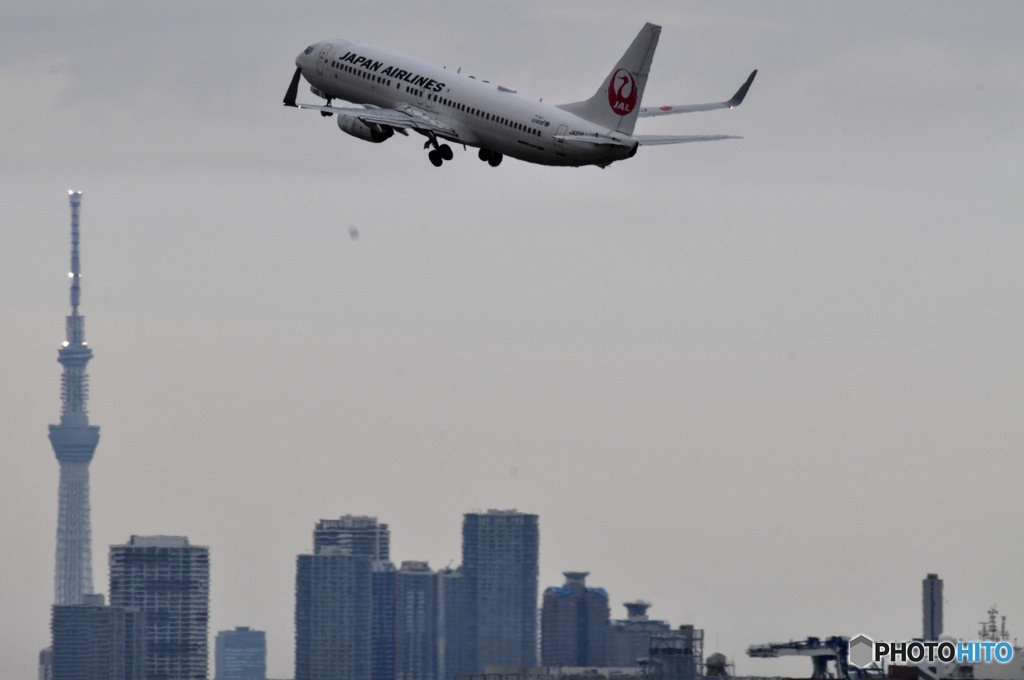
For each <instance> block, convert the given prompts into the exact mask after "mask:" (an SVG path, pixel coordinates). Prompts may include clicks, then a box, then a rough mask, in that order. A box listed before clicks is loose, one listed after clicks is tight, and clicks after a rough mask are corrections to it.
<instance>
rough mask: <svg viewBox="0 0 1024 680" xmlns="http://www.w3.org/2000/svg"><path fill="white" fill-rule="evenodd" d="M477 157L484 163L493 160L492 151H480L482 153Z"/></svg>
mask: <svg viewBox="0 0 1024 680" xmlns="http://www.w3.org/2000/svg"><path fill="white" fill-rule="evenodd" d="M477 157H478V158H479V159H480V160H482V161H483V162H484V163H486V162H487V161H489V160H491V150H490V149H480V153H478V154H477Z"/></svg>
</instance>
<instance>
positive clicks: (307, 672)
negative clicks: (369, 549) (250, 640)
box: [295, 547, 373, 680]
mask: <svg viewBox="0 0 1024 680" xmlns="http://www.w3.org/2000/svg"><path fill="white" fill-rule="evenodd" d="M371 568H372V567H371V560H370V559H368V558H367V557H365V556H363V555H352V554H348V553H344V552H341V549H340V548H337V547H326V548H324V549H323V550H321V551H320V552H318V553H316V554H315V555H299V557H298V564H297V568H296V577H295V680H366V679H367V678H369V677H371V661H372V650H371V647H370V645H371V638H372V635H371V627H372V624H373V616H372V614H371V611H372V592H371V591H372V589H371V579H372V571H371Z"/></svg>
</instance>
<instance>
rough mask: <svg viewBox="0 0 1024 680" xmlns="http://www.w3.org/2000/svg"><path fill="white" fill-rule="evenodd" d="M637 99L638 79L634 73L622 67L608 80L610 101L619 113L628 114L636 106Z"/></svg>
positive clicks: (613, 109) (613, 108) (621, 114)
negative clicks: (634, 76) (635, 78)
mask: <svg viewBox="0 0 1024 680" xmlns="http://www.w3.org/2000/svg"><path fill="white" fill-rule="evenodd" d="M636 100H637V89H636V80H634V78H633V74H632V73H630V72H629V71H627V70H626V69H624V68H620V69H619V70H617V71H616V72H615V73H613V74H612V78H611V80H610V81H609V82H608V103H609V104H610V105H611V107H612V111H614V112H615V113H617V114H618V115H620V116H628V115H629V114H630V113H632V111H633V109H635V108H636Z"/></svg>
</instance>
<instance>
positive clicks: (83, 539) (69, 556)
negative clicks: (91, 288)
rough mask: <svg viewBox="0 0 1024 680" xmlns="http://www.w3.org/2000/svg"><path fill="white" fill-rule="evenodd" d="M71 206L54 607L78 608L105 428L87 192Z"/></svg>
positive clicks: (57, 431) (87, 589) (88, 571)
mask: <svg viewBox="0 0 1024 680" xmlns="http://www.w3.org/2000/svg"><path fill="white" fill-rule="evenodd" d="M68 198H69V199H70V202H71V270H70V272H68V277H69V278H70V280H71V314H70V316H68V317H67V323H66V329H67V339H66V340H65V341H64V345H63V347H61V348H60V350H58V352H57V361H58V362H60V365H61V366H63V367H64V372H63V374H62V376H61V391H60V393H61V412H60V424H59V425H50V444H51V445H52V446H53V452H54V453H55V454H56V456H57V462H58V463H60V492H59V498H60V500H59V506H58V512H57V565H56V577H55V579H54V604H56V605H69V604H78V603H79V602H81V601H82V596H83V595H89V594H91V593H92V530H91V527H90V523H89V463H90V462H91V461H92V457H93V453H94V452H95V451H96V445H97V444H98V443H99V440H100V428H99V427H98V426H96V425H90V424H89V415H88V410H87V408H86V402H87V401H88V399H89V376H88V375H87V374H86V372H85V367H86V364H88V363H89V360H90V359H92V350H91V349H90V348H89V345H88V344H87V343H86V342H85V317H84V316H82V315H81V314H79V313H78V306H79V303H80V301H81V285H80V284H81V279H82V270H81V266H80V262H79V256H78V240H79V232H78V209H79V206H81V204H82V192H80V191H69V192H68Z"/></svg>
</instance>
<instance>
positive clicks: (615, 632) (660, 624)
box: [607, 600, 671, 668]
mask: <svg viewBox="0 0 1024 680" xmlns="http://www.w3.org/2000/svg"><path fill="white" fill-rule="evenodd" d="M650 606H651V603H650V602H642V601H639V600H638V601H636V602H626V603H625V607H626V612H627V616H626V618H625V619H617V620H615V621H612V622H611V627H610V628H609V629H608V658H607V663H608V665H609V666H611V667H616V668H631V667H634V666H638V665H639V663H638V660H639V659H646V658H648V657H649V656H650V652H651V635H653V634H656V633H664V632H665V631H667V630H670V629H671V627H670V626H669V625H668V623H667V622H665V621H656V620H654V619H651V618H650V617H648V616H647V609H648V608H649V607H650Z"/></svg>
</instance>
